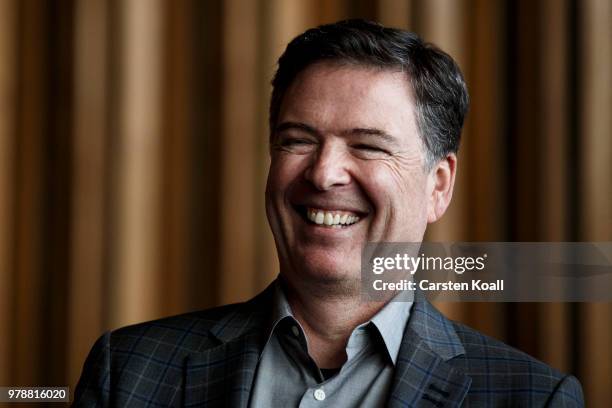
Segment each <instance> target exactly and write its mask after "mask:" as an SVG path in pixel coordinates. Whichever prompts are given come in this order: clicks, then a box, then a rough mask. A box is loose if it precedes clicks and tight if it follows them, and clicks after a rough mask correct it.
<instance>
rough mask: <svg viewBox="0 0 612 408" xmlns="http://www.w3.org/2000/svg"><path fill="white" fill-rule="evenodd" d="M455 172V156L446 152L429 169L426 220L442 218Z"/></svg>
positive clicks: (451, 192) (450, 193)
mask: <svg viewBox="0 0 612 408" xmlns="http://www.w3.org/2000/svg"><path fill="white" fill-rule="evenodd" d="M456 173H457V156H456V155H455V154H454V153H450V154H448V155H447V156H446V157H445V158H444V159H443V160H440V162H438V164H436V166H435V167H434V168H433V169H432V170H431V173H430V177H431V178H432V180H431V184H432V190H431V196H430V200H429V208H428V214H427V222H428V223H433V222H436V221H438V220H439V219H440V218H442V215H444V213H445V212H446V209H447V208H448V206H449V205H450V202H451V199H452V197H453V188H454V185H455V175H456Z"/></svg>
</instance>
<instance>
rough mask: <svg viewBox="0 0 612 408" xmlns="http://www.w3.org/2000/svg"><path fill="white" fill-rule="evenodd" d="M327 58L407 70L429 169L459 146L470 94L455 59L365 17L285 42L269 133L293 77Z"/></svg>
mask: <svg viewBox="0 0 612 408" xmlns="http://www.w3.org/2000/svg"><path fill="white" fill-rule="evenodd" d="M323 61H334V62H338V63H340V64H349V65H357V66H365V67H372V68H380V69H389V70H399V71H402V72H405V73H406V76H407V80H408V81H409V83H410V85H411V88H412V90H413V94H414V98H415V103H416V116H417V118H416V121H417V126H418V128H419V132H420V136H421V139H422V142H423V144H424V146H425V149H426V152H425V154H426V158H425V166H426V168H428V169H431V168H432V167H433V165H434V164H435V163H436V162H438V161H439V160H441V159H443V158H444V157H446V156H447V155H448V154H449V153H456V152H457V150H458V149H459V142H460V139H461V128H462V127H463V122H464V118H465V115H466V114H467V110H468V106H469V96H468V91H467V87H466V84H465V81H464V79H463V75H462V74H461V71H460V70H459V67H458V66H457V64H456V63H455V61H454V60H453V59H452V58H451V57H450V56H449V55H448V54H446V53H445V52H443V51H441V50H440V49H439V48H437V47H436V46H434V45H433V44H429V43H426V42H424V41H423V40H422V39H421V38H419V37H418V36H417V35H416V34H414V33H411V32H408V31H404V30H399V29H395V28H388V27H384V26H382V25H380V24H378V23H375V22H371V21H366V20H361V19H351V20H344V21H340V22H337V23H334V24H325V25H321V26H319V27H317V28H312V29H309V30H307V31H306V32H304V33H302V34H300V35H299V36H297V37H296V38H294V39H293V40H292V41H291V42H290V43H289V45H287V48H286V49H285V52H284V53H283V55H281V57H280V58H279V60H278V69H277V71H276V74H275V75H274V79H273V80H272V98H271V101H270V117H269V120H270V135H271V136H272V135H273V134H274V129H275V127H276V124H277V123H276V121H277V119H278V114H279V110H280V105H281V102H282V100H283V96H284V94H285V92H286V91H287V89H288V88H289V86H290V85H291V82H292V81H293V80H294V79H295V77H296V76H297V74H298V73H299V72H300V71H302V70H304V69H305V68H306V67H308V66H309V65H312V64H314V63H317V62H323Z"/></svg>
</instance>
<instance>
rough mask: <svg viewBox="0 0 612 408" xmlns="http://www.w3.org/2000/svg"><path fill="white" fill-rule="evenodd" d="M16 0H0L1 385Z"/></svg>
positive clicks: (8, 301) (6, 350) (7, 324)
mask: <svg viewBox="0 0 612 408" xmlns="http://www.w3.org/2000/svg"><path fill="white" fill-rule="evenodd" d="M16 32H17V2H16V1H14V0H0V61H4V62H3V63H2V64H0V333H3V335H0V384H7V385H8V384H10V381H9V379H10V376H11V371H12V370H11V358H12V357H11V356H12V354H13V353H12V350H13V345H14V343H13V340H14V337H13V325H14V322H13V318H12V316H13V313H12V312H13V307H12V306H13V300H14V298H13V296H14V290H13V288H14V286H13V285H14V281H13V266H14V263H13V248H14V246H13V245H14V239H15V238H14V236H13V233H14V223H13V220H14V217H15V212H16V208H15V206H14V199H15V196H14V191H15V185H14V180H15V171H14V168H15V167H14V166H15V161H14V157H15V148H16V147H15V144H16V138H15V127H16V123H15V119H16V117H15V115H16V111H15V108H14V106H15V104H14V101H15V99H16V96H17V87H16V83H17V78H16V77H17V69H16V64H15V59H16V58H15V57H16V56H17V49H16V43H17V38H16Z"/></svg>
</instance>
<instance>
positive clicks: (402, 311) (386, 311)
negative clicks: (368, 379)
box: [371, 293, 413, 365]
mask: <svg viewBox="0 0 612 408" xmlns="http://www.w3.org/2000/svg"><path fill="white" fill-rule="evenodd" d="M412 304H413V302H412V301H409V300H407V299H405V298H404V297H403V296H402V293H400V294H399V295H397V296H396V297H394V298H393V299H391V300H390V301H389V302H388V303H387V304H386V305H385V306H384V307H383V308H382V309H380V310H379V311H378V313H376V314H375V315H374V317H372V320H371V322H372V323H373V325H374V326H375V327H376V329H378V332H379V333H380V336H381V337H382V339H383V341H384V342H385V346H386V347H387V352H388V353H389V357H390V358H391V361H393V365H395V364H396V362H397V356H398V354H399V349H400V346H401V344H402V338H403V337H404V330H405V329H406V324H407V323H408V318H409V317H410V309H411V308H412Z"/></svg>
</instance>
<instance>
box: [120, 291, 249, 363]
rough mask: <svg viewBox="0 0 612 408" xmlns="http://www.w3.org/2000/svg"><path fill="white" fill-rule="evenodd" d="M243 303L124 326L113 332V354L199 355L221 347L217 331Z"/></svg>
mask: <svg viewBox="0 0 612 408" xmlns="http://www.w3.org/2000/svg"><path fill="white" fill-rule="evenodd" d="M243 305H244V304H243V303H236V304H231V305H225V306H219V307H214V308H211V309H206V310H200V311H196V312H190V313H183V314H179V315H176V316H170V317H164V318H161V319H156V320H151V321H147V322H142V323H138V324H134V325H130V326H125V327H122V328H119V329H116V330H113V331H112V332H111V333H110V339H109V340H110V349H111V350H110V351H111V353H116V352H118V353H119V354H121V353H122V352H129V353H134V352H136V353H144V354H146V355H156V354H167V353H168V352H171V351H174V350H175V349H180V350H181V351H182V353H180V354H183V353H189V352H198V351H202V350H204V349H206V348H207V346H208V347H210V346H214V345H216V344H218V340H216V337H215V335H214V328H215V327H216V326H217V325H219V324H220V323H222V322H223V321H224V320H225V319H228V318H229V317H230V316H232V315H234V314H236V313H237V312H238V311H240V310H241V308H242V307H243Z"/></svg>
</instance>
